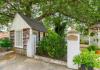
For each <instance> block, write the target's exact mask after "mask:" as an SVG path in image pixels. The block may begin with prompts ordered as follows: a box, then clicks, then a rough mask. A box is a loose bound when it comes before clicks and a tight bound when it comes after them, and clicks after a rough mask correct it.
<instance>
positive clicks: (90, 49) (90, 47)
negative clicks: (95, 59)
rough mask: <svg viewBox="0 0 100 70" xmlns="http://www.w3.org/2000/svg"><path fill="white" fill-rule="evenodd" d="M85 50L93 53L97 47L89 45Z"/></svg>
mask: <svg viewBox="0 0 100 70" xmlns="http://www.w3.org/2000/svg"><path fill="white" fill-rule="evenodd" d="M87 49H88V50H89V51H95V50H96V49H97V46H96V45H89V46H88V47H87Z"/></svg>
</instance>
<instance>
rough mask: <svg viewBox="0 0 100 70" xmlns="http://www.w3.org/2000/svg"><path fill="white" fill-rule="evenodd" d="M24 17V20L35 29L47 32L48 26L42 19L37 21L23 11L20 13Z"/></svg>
mask: <svg viewBox="0 0 100 70" xmlns="http://www.w3.org/2000/svg"><path fill="white" fill-rule="evenodd" d="M18 14H19V15H20V16H21V17H22V18H23V19H24V21H25V22H26V23H27V24H28V25H29V26H30V27H31V28H32V29H34V30H37V31H40V32H46V31H47V30H46V28H45V26H44V25H43V23H42V22H40V21H37V20H35V19H31V18H29V17H27V16H25V15H23V14H21V13H18Z"/></svg>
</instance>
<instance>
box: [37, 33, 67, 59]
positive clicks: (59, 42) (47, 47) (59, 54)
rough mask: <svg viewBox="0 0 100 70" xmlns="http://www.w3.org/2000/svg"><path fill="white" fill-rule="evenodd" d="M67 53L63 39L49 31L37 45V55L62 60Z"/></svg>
mask: <svg viewBox="0 0 100 70" xmlns="http://www.w3.org/2000/svg"><path fill="white" fill-rule="evenodd" d="M66 53H67V47H66V42H65V40H64V38H63V37H61V36H59V35H58V34H56V33H55V32H52V31H50V32H49V33H48V35H47V36H46V37H44V38H43V39H42V40H41V41H40V42H39V43H38V48H37V54H39V55H43V56H49V57H52V58H56V59H62V58H63V57H64V56H65V55H66Z"/></svg>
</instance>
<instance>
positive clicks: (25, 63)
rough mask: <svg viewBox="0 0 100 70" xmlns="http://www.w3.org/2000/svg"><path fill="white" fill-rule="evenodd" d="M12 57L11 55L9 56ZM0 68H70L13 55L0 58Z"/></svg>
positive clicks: (34, 69) (50, 69) (32, 69)
mask: <svg viewBox="0 0 100 70" xmlns="http://www.w3.org/2000/svg"><path fill="white" fill-rule="evenodd" d="M11 58H12V57H11ZM0 70H70V69H67V68H66V66H60V65H56V64H50V63H46V62H43V61H39V60H35V59H32V58H27V57H25V56H19V55H15V56H14V57H13V58H12V59H8V60H2V61H1V62H0Z"/></svg>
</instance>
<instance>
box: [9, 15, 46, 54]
mask: <svg viewBox="0 0 100 70" xmlns="http://www.w3.org/2000/svg"><path fill="white" fill-rule="evenodd" d="M45 32H46V29H45V27H44V25H43V24H42V23H41V22H38V21H36V20H35V19H30V18H28V17H26V16H25V15H23V14H20V13H17V14H16V15H15V18H14V20H13V24H12V25H11V27H10V39H11V40H12V41H13V46H14V48H15V49H16V52H17V53H22V54H23V53H24V54H26V48H28V46H27V44H28V41H29V39H30V36H31V35H35V36H36V40H37V42H38V41H39V40H41V39H42V37H43V36H45ZM33 47H34V46H33Z"/></svg>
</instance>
